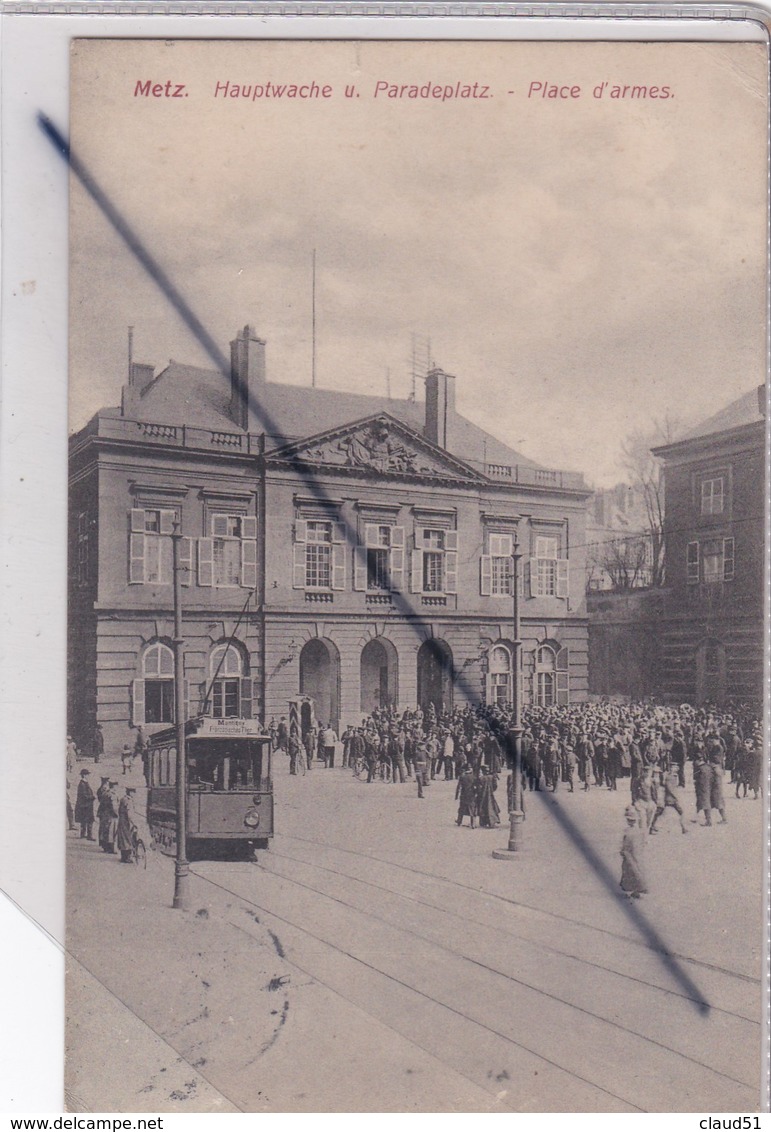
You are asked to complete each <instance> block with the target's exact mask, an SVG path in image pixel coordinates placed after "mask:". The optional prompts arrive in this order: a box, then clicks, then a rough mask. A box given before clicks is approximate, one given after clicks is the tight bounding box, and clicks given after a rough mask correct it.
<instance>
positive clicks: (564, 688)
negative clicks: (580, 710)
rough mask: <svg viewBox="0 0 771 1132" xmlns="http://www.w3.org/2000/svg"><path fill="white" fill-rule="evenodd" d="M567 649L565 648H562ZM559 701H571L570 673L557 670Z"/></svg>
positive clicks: (565, 702)
mask: <svg viewBox="0 0 771 1132" xmlns="http://www.w3.org/2000/svg"><path fill="white" fill-rule="evenodd" d="M562 651H563V652H564V651H565V650H564V649H563V650H562ZM556 677H557V703H558V704H568V703H570V673H569V672H557V673H556Z"/></svg>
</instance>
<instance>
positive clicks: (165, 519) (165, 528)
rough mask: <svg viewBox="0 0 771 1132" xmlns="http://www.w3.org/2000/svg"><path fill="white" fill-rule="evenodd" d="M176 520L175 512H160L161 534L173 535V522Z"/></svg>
mask: <svg viewBox="0 0 771 1132" xmlns="http://www.w3.org/2000/svg"><path fill="white" fill-rule="evenodd" d="M176 518H177V513H176V511H167V510H163V511H161V534H162V535H171V534H173V533H174V522H175V520H176Z"/></svg>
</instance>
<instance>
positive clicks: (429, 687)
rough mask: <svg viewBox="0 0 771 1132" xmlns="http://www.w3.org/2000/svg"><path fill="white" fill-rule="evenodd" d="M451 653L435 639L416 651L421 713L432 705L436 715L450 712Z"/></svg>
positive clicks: (447, 647)
mask: <svg viewBox="0 0 771 1132" xmlns="http://www.w3.org/2000/svg"><path fill="white" fill-rule="evenodd" d="M452 683H453V671H452V651H451V649H450V646H449V645H448V644H447V643H446V642H445V641H440V640H438V639H437V638H435V637H431V638H430V639H429V640H427V641H424V642H423V644H422V645H421V646H420V648H419V649H418V703H419V704H420V706H421V708H422V709H423V711H426V710H427V708H428V705H429V704H433V705H434V710H435V711H436V713H437V714H439V713H440V712H443V711H452Z"/></svg>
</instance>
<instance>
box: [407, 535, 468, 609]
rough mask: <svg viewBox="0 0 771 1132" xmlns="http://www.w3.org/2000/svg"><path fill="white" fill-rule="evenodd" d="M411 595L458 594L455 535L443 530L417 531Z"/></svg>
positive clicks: (456, 536) (456, 538) (413, 554)
mask: <svg viewBox="0 0 771 1132" xmlns="http://www.w3.org/2000/svg"><path fill="white" fill-rule="evenodd" d="M411 589H412V592H413V593H425V594H456V593H457V592H458V532H457V531H456V530H451V529H449V528H445V527H417V528H416V529H415V549H414V551H413V552H412V580H411Z"/></svg>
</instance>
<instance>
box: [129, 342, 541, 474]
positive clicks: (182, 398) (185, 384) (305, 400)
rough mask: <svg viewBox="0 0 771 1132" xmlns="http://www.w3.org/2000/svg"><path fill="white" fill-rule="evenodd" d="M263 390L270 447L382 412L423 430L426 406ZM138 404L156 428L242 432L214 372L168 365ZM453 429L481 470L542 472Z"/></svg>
mask: <svg viewBox="0 0 771 1132" xmlns="http://www.w3.org/2000/svg"><path fill="white" fill-rule="evenodd" d="M260 390H261V393H260V396H261V404H260V406H259V407H258V412H259V411H260V409H261V410H262V412H263V413H264V420H263V422H262V423H263V426H264V431H265V432H266V433H267V434H268V435H269V437H270V438H271V439H272V441H273V443H272V444H271V443H270V441H269V444H268V447H269V448H270V447H278V446H280V445H282V444H285V443H287V442H291V441H293V440H301V439H303V438H305V437H308V436H315V435H316V434H318V433H320V432H324V431H326V430H328V429H332V428H336V427H338V426H340V425H343V424H345V423H346V422H348V421H357V420H361V419H362V418H364V417H369V416H373V415H375V414H377V413H380V412H386V413H390V415H391V416H393V417H396V418H397V419H398V420H401V421H403V422H404V424H406V425H407V426H408V427H409V428H411V429H412V430H413V431H415V432H418V433H422V432H423V431H424V425H425V413H426V407H425V403H424V402H423V401H411V400H408V399H406V398H388V397H379V396H373V395H370V394H363V393H348V392H344V391H340V390H335V389H319V388H318V387H316V388H313V387H309V386H307V385H286V384H280V383H278V382H271V381H267V382H265V383H264V384H263V385H262V386H261V387H260ZM140 404H141V410H140V415H141V418H142V419H143V420H147V421H152V422H153V423H157V424H168V425H178V424H183V423H184V424H187V425H192V426H195V427H200V428H211V429H221V430H222V431H225V432H239V431H241V430H240V429H239V428H238V427H237V426H236V425H235V424H234V423H233V421H232V419H231V418H230V415H229V405H230V376H229V375H226V374H222V373H217V372H216V371H215V370H208V369H202V368H200V367H198V366H189V365H183V364H181V363H180V362H175V361H170V362H169V364H168V366H167V367H166V369H164V370H163V371H162V372H161V373H159V374H158V375H157V376H156V377H155V378H154V379H153V381H152V382H151V383H150V384H149V385H148V386H147V388H146V389H145V390H144V392H143V394H142V396H141V402H140ZM113 412H114V410H113ZM449 424H450V427H448V435H449V436H450V437H451V438H452V439H451V441H450V443H449V444H448V449H449V450H450V451H452V452H453V453H454V454H455V455H456V456H458V457H460V458H461V459H462V460H464V461H466V462H467V463H469V464H471V465H473V466H474V467H478V468H479V469H480V470H481V469H483V467H484V465H485V464H486V463H488V464H504V465H516V464H519V465H524V466H527V467H531V468H540V467H542V465H540V464H538V463H537V462H536V461H535V460H530V459H528V457H527V456H523V455H522V453H520V452H517V451H516V450H515V449H513V448H509V446H508V445H507V444H505V443H504V442H503V441H501V440H499V439H498V438H497V437H495V436H492V435H491V434H490V433H488V432H486V431H485V430H484V429H482V428H480V427H479V426H478V425H475V424H474V423H473V422H472V421H469V420H468V419H467V418H465V417H462V416H461V415H460V414H459V413H453V414H452V420H451V422H449Z"/></svg>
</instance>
